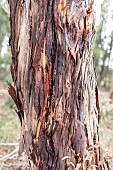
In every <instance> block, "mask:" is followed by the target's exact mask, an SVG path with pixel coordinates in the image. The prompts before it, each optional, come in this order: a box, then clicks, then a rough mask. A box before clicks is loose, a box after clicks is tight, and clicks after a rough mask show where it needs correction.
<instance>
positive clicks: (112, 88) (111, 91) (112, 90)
mask: <svg viewBox="0 0 113 170" xmlns="http://www.w3.org/2000/svg"><path fill="white" fill-rule="evenodd" d="M110 99H113V71H112V77H111V89H110Z"/></svg>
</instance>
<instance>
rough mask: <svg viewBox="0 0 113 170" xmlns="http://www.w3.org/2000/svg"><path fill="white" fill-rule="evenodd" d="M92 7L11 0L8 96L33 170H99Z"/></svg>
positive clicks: (73, 0)
mask: <svg viewBox="0 0 113 170" xmlns="http://www.w3.org/2000/svg"><path fill="white" fill-rule="evenodd" d="M92 4H93V0H88V1H87V0H79V1H77V0H70V1H68V0H67V1H66V0H48V1H47V0H42V1H39V0H32V1H31V0H28V1H23V0H15V1H14V0H10V12H11V18H10V19H11V48H12V56H13V57H12V65H11V72H12V77H13V80H14V83H15V92H14V93H15V94H16V95H15V96H13V94H14V93H13V91H14V89H13V87H12V86H10V88H9V92H10V94H11V96H12V97H13V99H14V101H15V103H16V105H17V108H18V111H17V113H18V115H19V117H20V121H21V125H22V135H21V140H20V154H21V153H22V152H23V146H25V150H26V153H27V156H28V158H29V160H31V164H32V165H33V168H32V169H40V170H41V169H43V170H64V169H74V168H76V169H77V168H78V169H88V168H91V167H92V166H94V167H95V169H100V158H99V146H98V142H99V137H98V127H99V125H98V123H99V104H98V94H97V84H96V81H95V70H94V65H93V54H92V48H93V45H92V44H93V39H94V33H95V30H94V15H93V8H92ZM97 146H98V147H97Z"/></svg>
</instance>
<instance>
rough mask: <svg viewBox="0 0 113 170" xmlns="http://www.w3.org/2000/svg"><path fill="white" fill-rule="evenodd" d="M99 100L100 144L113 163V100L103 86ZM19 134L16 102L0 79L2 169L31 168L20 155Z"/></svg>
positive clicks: (22, 169) (0, 154) (19, 169)
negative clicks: (14, 102)
mask: <svg viewBox="0 0 113 170" xmlns="http://www.w3.org/2000/svg"><path fill="white" fill-rule="evenodd" d="M99 100H100V109H101V121H100V146H102V148H103V155H104V156H105V157H106V158H107V159H109V161H110V163H112V165H113V158H112V157H113V101H111V100H110V99H109V92H108V91H106V90H105V89H103V88H99ZM19 134H20V123H19V120H18V117H17V115H16V113H15V108H14V104H13V102H12V101H11V99H10V98H9V95H8V92H7V90H5V89H4V86H3V83H2V81H0V170H27V169H29V168H28V163H27V158H26V157H25V155H24V154H23V155H22V156H21V157H18V142H19ZM6 144H9V145H6ZM12 144H13V146H11V145H12ZM112 165H111V166H112Z"/></svg>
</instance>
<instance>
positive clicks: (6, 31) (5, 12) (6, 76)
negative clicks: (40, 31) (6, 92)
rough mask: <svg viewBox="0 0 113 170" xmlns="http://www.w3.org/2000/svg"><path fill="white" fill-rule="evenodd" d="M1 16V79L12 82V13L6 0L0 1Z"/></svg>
mask: <svg viewBox="0 0 113 170" xmlns="http://www.w3.org/2000/svg"><path fill="white" fill-rule="evenodd" d="M0 16H1V17H0V23H1V25H0V80H4V82H5V81H6V80H8V81H10V82H12V81H11V75H10V71H9V70H10V64H11V51H10V47H9V36H10V23H9V16H10V14H9V6H8V3H6V1H5V0H4V1H3V0H1V1H0ZM5 85H6V83H5Z"/></svg>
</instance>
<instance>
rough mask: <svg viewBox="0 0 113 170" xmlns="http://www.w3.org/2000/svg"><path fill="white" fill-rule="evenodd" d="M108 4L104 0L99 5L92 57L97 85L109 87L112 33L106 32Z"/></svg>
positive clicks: (112, 43)
mask: <svg viewBox="0 0 113 170" xmlns="http://www.w3.org/2000/svg"><path fill="white" fill-rule="evenodd" d="M109 7H110V2H109V0H107V1H106V0H104V1H103V2H102V3H101V14H100V23H99V25H98V26H97V28H96V29H97V33H96V39H95V45H94V56H95V64H96V70H97V77H98V83H100V84H102V85H104V86H105V87H106V86H107V85H109V86H110V83H109V82H110V81H111V68H110V65H111V64H110V63H111V62H112V61H111V52H112V46H113V33H112V32H111V33H109V34H108V32H107V29H108V26H107V24H108V18H109V15H108V12H109Z"/></svg>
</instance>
